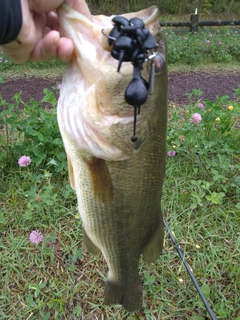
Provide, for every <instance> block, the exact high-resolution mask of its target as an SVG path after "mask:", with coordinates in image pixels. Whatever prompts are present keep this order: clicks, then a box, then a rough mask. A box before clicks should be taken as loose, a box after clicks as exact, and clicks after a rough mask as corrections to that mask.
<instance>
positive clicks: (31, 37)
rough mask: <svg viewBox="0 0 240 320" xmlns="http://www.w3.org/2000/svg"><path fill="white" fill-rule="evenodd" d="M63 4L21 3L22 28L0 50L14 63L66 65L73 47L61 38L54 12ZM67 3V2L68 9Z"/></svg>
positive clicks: (55, 1) (45, 1) (59, 1)
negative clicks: (57, 61) (48, 62)
mask: <svg viewBox="0 0 240 320" xmlns="http://www.w3.org/2000/svg"><path fill="white" fill-rule="evenodd" d="M63 1H64V0H51V1H49V0H21V5H22V27H21V30H20V32H19V34H18V36H17V39H15V40H14V41H12V42H10V43H7V44H4V45H2V46H1V47H0V49H1V51H3V53H4V54H6V55H7V56H9V57H11V58H12V59H13V60H14V61H16V62H18V63H22V62H25V61H28V60H30V61H34V62H44V61H49V60H52V59H59V60H62V61H69V60H70V59H71V58H72V56H73V43H72V41H71V40H70V39H68V38H66V37H61V36H60V33H59V25H58V18H57V13H56V11H54V10H55V9H57V8H58V7H59V6H60V5H61V4H62V3H63ZM71 1H73V2H74V0H68V1H67V2H68V3H69V4H70V5H71Z"/></svg>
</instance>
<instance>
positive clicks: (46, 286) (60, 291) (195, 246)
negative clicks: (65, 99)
mask: <svg viewBox="0 0 240 320" xmlns="http://www.w3.org/2000/svg"><path fill="white" fill-rule="evenodd" d="M168 30H169V29H168ZM221 30H223V29H221ZM224 30H227V29H224ZM227 32H228V31H226V33H227ZM167 33H168V34H167V37H168V36H169V35H171V36H172V37H175V35H174V34H172V33H171V31H170V32H169V31H167ZM208 35H209V33H208ZM189 36H190V35H189ZM205 36H206V31H203V33H201V34H200V35H199V36H198V38H197V36H196V35H193V36H192V35H191V36H190V37H191V38H192V39H191V40H190V41H191V48H192V50H189V51H188V57H190V59H192V61H193V62H194V61H195V62H194V63H190V64H189V63H187V62H186V60H183V56H182V55H181V57H180V59H178V61H176V62H172V63H171V64H170V70H173V71H183V70H184V71H191V70H208V69H209V68H210V67H211V70H213V69H214V68H215V70H217V71H218V70H222V69H223V68H224V70H235V71H239V63H238V62H237V61H238V60H237V59H236V57H237V55H236V54H232V53H231V57H232V59H231V61H230V60H229V61H225V62H224V64H223V61H220V62H218V63H217V64H213V61H212V62H211V61H210V62H209V64H206V63H205V61H204V60H203V61H202V62H201V64H199V62H198V63H197V61H196V59H195V57H194V50H201V46H199V45H197V43H198V42H199V43H201V42H203V41H204V39H205ZM184 37H185V36H183V37H181V38H173V39H174V41H169V51H170V52H171V50H173V51H174V48H175V49H176V50H175V51H177V52H178V51H179V52H180V51H181V50H182V51H183V50H184V48H185V46H186V41H185V42H184ZM218 37H222V34H220V33H216V34H214V35H213V39H214V42H213V44H212V46H211V50H213V51H212V52H214V50H216V49H217V48H219V44H218V41H220V40H219V39H218ZM196 38H197V39H196ZM170 39H171V38H170ZM221 41H226V44H228V45H229V46H230V44H229V36H227V35H226V34H225V35H224V37H223V38H222V39H221ZM174 42H175V44H174ZM230 42H231V41H230ZM179 48H182V49H181V50H178V49H179ZM193 49H194V50H193ZM198 52H199V51H198ZM215 52H216V51H215ZM170 54H171V53H170ZM178 54H179V53H178ZM227 54H228V53H227ZM191 55H192V56H193V57H192V58H191ZM225 55H226V52H225V51H222V53H221V56H222V57H225ZM171 56H172V57H174V55H173V54H171ZM185 58H186V56H185ZM2 59H3V62H2V63H1V65H0V71H1V77H2V81H4V80H5V79H8V78H9V77H13V76H15V75H19V76H22V75H23V74H24V76H32V75H39V76H44V77H46V76H52V77H55V76H56V75H57V76H58V75H59V74H61V73H63V72H64V64H62V63H59V62H56V61H53V62H51V63H47V64H31V63H27V64H24V65H21V66H18V65H15V64H14V63H13V62H11V61H10V60H9V62H7V63H6V62H4V61H5V60H7V58H6V57H4V56H2ZM170 62H171V60H170ZM56 70H57V71H56ZM239 93H240V92H239V88H236V90H235V99H234V100H233V101H230V100H229V98H228V97H221V96H219V97H217V98H216V101H215V102H211V101H207V100H206V101H202V100H201V92H200V91H199V90H197V89H195V90H193V91H192V92H190V93H189V94H188V97H189V103H188V104H187V105H186V106H184V107H181V108H177V107H176V108H173V107H171V108H169V127H168V135H167V147H168V151H174V152H176V154H175V156H172V157H168V158H167V172H166V179H165V183H164V191H163V206H164V216H165V219H166V221H167V222H168V224H169V225H170V228H171V230H172V231H174V234H175V236H176V238H177V241H178V242H179V243H180V245H181V248H182V250H183V252H184V254H185V257H186V259H187V260H188V262H189V264H190V266H191V268H192V270H193V272H194V275H195V277H196V278H197V280H198V282H199V285H200V286H201V288H202V291H203V293H204V295H205V297H206V298H207V300H208V302H209V304H210V305H211V307H212V309H213V310H214V313H215V314H216V316H217V318H218V319H227V320H228V319H229V320H230V319H231V320H232V319H233V320H239V319H240V301H239V287H240V269H239V264H240V249H239V245H240V240H239V222H240V221H239V220H240V219H239V212H240V202H239V199H240V180H239V179H240V176H239V171H240V165H239V163H240V154H239V150H240V145H239V141H240V139H239V138H240V137H239V123H240V120H239V119H240V95H239ZM20 102H21V95H20V94H18V95H16V96H15V97H14V99H13V102H12V103H11V104H8V103H6V102H4V100H2V99H0V107H3V109H4V110H3V111H2V112H1V119H0V130H1V131H0V151H1V152H0V160H1V161H0V233H1V237H0V286H1V293H0V318H1V319H25V320H26V319H36V320H37V319H86V320H87V319H91V320H92V319H119V320H120V319H126V320H133V319H139V320H143V319H147V320H153V319H164V320H165V319H171V320H180V319H181V320H190V319H194V320H205V319H207V313H206V310H205V308H204V306H203V303H202V302H201V299H200V297H199V296H198V294H197V292H196V290H195V288H194V286H193V284H192V282H191V280H190V278H189V276H188V274H187V272H186V270H185V268H184V266H183V264H182V262H181V261H180V259H179V257H178V255H177V253H176V251H175V249H174V247H173V244H172V243H171V241H170V240H169V238H168V236H167V235H165V246H164V251H163V254H162V256H161V257H159V259H158V260H157V262H156V263H155V264H151V265H147V264H145V263H144V262H143V261H141V263H140V268H139V271H140V276H141V278H142V279H143V284H144V304H143V309H142V310H141V312H137V313H135V314H129V313H127V312H124V311H123V310H122V308H121V307H120V306H112V307H107V306H105V305H103V299H104V295H103V294H104V289H103V287H104V281H105V276H106V273H107V267H106V263H105V262H104V260H103V258H102V257H101V256H100V257H96V258H95V257H92V256H91V255H90V254H88V253H87V252H86V250H85V248H84V246H83V235H82V228H81V221H80V219H79V218H78V213H77V204H76V196H75V193H74V192H73V191H72V190H71V188H70V186H69V182H68V174H67V167H66V160H65V155H64V149H63V145H62V142H61V138H60V134H59V131H58V127H57V120H56V99H55V97H54V95H53V93H52V92H50V91H49V90H45V97H44V98H43V100H42V101H41V102H39V103H38V102H36V101H34V99H31V100H30V101H29V103H27V104H25V109H24V110H20V109H19V108H18V106H19V104H20ZM45 102H48V103H50V104H51V105H52V110H51V111H49V110H45V109H44V108H43V104H44V103H45ZM199 102H201V103H203V105H204V108H198V103H199ZM230 106H232V107H233V108H229V107H230ZM196 112H197V113H200V114H201V116H202V121H201V122H200V123H199V124H197V125H194V124H192V123H191V122H190V121H189V119H190V117H191V115H192V114H193V113H196ZM217 118H219V119H220V120H216V119H217ZM23 154H26V155H29V156H31V159H32V162H31V164H30V165H29V166H28V167H26V168H23V167H19V166H18V164H17V159H18V158H19V157H20V156H21V155H23ZM34 229H35V230H40V231H41V232H42V234H43V241H42V242H41V243H39V244H38V245H34V244H32V243H31V242H30V241H29V234H30V232H31V231H32V230H34Z"/></svg>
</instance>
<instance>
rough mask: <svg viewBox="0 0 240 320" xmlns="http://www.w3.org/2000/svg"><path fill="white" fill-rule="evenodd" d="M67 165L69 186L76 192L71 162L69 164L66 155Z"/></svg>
mask: <svg viewBox="0 0 240 320" xmlns="http://www.w3.org/2000/svg"><path fill="white" fill-rule="evenodd" d="M67 163H68V175H69V180H70V185H71V187H72V188H73V189H74V190H76V184H75V176H74V171H73V166H72V162H71V160H70V158H69V156H68V155H67Z"/></svg>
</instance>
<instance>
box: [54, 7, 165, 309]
mask: <svg viewBox="0 0 240 320" xmlns="http://www.w3.org/2000/svg"><path fill="white" fill-rule="evenodd" d="M58 17H59V24H60V29H61V33H62V34H63V35H64V36H67V37H69V38H70V39H72V41H73V43H74V58H73V59H72V60H71V61H70V62H69V63H68V65H67V68H66V72H65V73H64V75H63V79H62V86H61V89H60V97H59V100H58V107H57V117H58V124H59V129H60V132H61V136H62V140H63V143H64V148H65V151H66V158H67V163H68V171H69V180H70V184H71V187H72V188H73V189H74V190H75V191H76V196H77V202H78V210H79V214H80V217H81V221H82V228H83V238H84V244H85V246H86V248H87V250H88V251H89V252H90V253H91V254H93V255H98V254H100V253H101V254H102V255H103V257H104V259H105V261H106V263H107V267H108V273H107V277H106V282H105V289H104V303H105V304H106V305H112V304H120V305H122V307H123V308H124V309H125V310H126V311H128V312H136V311H137V310H140V309H141V308H142V303H143V286H142V280H141V279H140V276H139V261H140V257H141V255H143V259H144V260H145V261H146V262H147V263H151V262H154V261H156V260H157V259H158V257H159V256H160V254H161V252H162V248H163V239H164V225H163V216H162V210H161V196H162V186H163V181H164V176H165V162H166V125H167V86H168V77H167V45H166V41H165V38H164V36H163V34H162V32H161V30H160V28H159V17H160V14H159V10H158V8H157V7H156V6H151V7H149V8H147V9H143V10H141V11H138V12H131V13H126V14H123V15H121V17H125V18H126V19H132V18H135V17H137V18H139V19H141V20H142V21H143V22H144V25H145V28H146V29H147V30H148V31H149V32H150V33H151V34H152V35H153V37H154V38H155V39H156V43H157V55H158V59H154V74H153V75H154V77H153V78H154V88H153V89H154V90H153V93H149V94H148V96H147V99H146V102H145V103H143V104H142V105H141V112H140V113H139V114H137V116H136V120H137V123H136V135H137V139H135V140H133V139H131V137H132V132H133V125H134V112H133V109H134V108H133V106H131V105H129V104H128V103H127V102H126V99H125V96H124V93H125V91H126V88H127V87H128V85H129V83H130V82H131V80H132V78H133V65H132V63H131V62H128V61H123V62H122V63H121V68H120V70H119V72H117V69H118V66H119V61H118V60H117V59H115V58H114V57H113V56H112V54H111V45H110V42H111V41H109V34H110V33H111V30H112V28H113V20H112V19H113V17H114V15H113V16H105V15H96V16H94V15H92V14H91V12H90V10H89V8H88V6H87V4H86V3H85V2H84V1H75V3H74V6H73V7H70V6H69V5H67V4H66V3H63V4H62V5H61V6H60V7H59V9H58ZM110 40H111V39H110ZM113 40H114V39H113ZM152 65H153V64H151V66H152ZM150 69H151V67H150V63H149V61H146V62H144V63H143V67H142V70H141V77H142V79H145V80H142V81H143V82H144V83H148V81H149V77H150Z"/></svg>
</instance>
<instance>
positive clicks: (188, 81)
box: [0, 72, 240, 105]
mask: <svg viewBox="0 0 240 320" xmlns="http://www.w3.org/2000/svg"><path fill="white" fill-rule="evenodd" d="M60 82H61V78H57V79H42V78H30V79H29V78H21V79H17V80H10V81H7V82H5V83H0V95H2V97H3V98H4V99H6V100H7V101H8V102H11V98H12V97H13V95H14V94H15V93H18V92H19V91H22V100H23V101H24V102H26V101H29V99H30V98H31V97H33V98H34V99H35V100H37V101H39V100H41V99H42V98H43V89H44V88H48V89H50V90H51V89H52V87H53V86H55V87H56V85H57V83H60ZM239 86H240V72H228V73H227V72H224V73H220V72H214V73H213V72H212V73H210V72H209V73H207V72H202V73H201V72H191V73H180V72H171V73H169V93H168V94H169V101H171V103H174V104H177V105H182V104H186V103H187V101H188V99H187V96H186V95H185V93H187V92H191V91H192V89H201V90H202V91H203V95H202V99H209V100H212V101H215V98H216V96H217V95H221V96H223V95H229V96H230V97H231V99H233V98H234V89H236V88H238V87H239ZM56 92H58V91H56Z"/></svg>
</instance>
